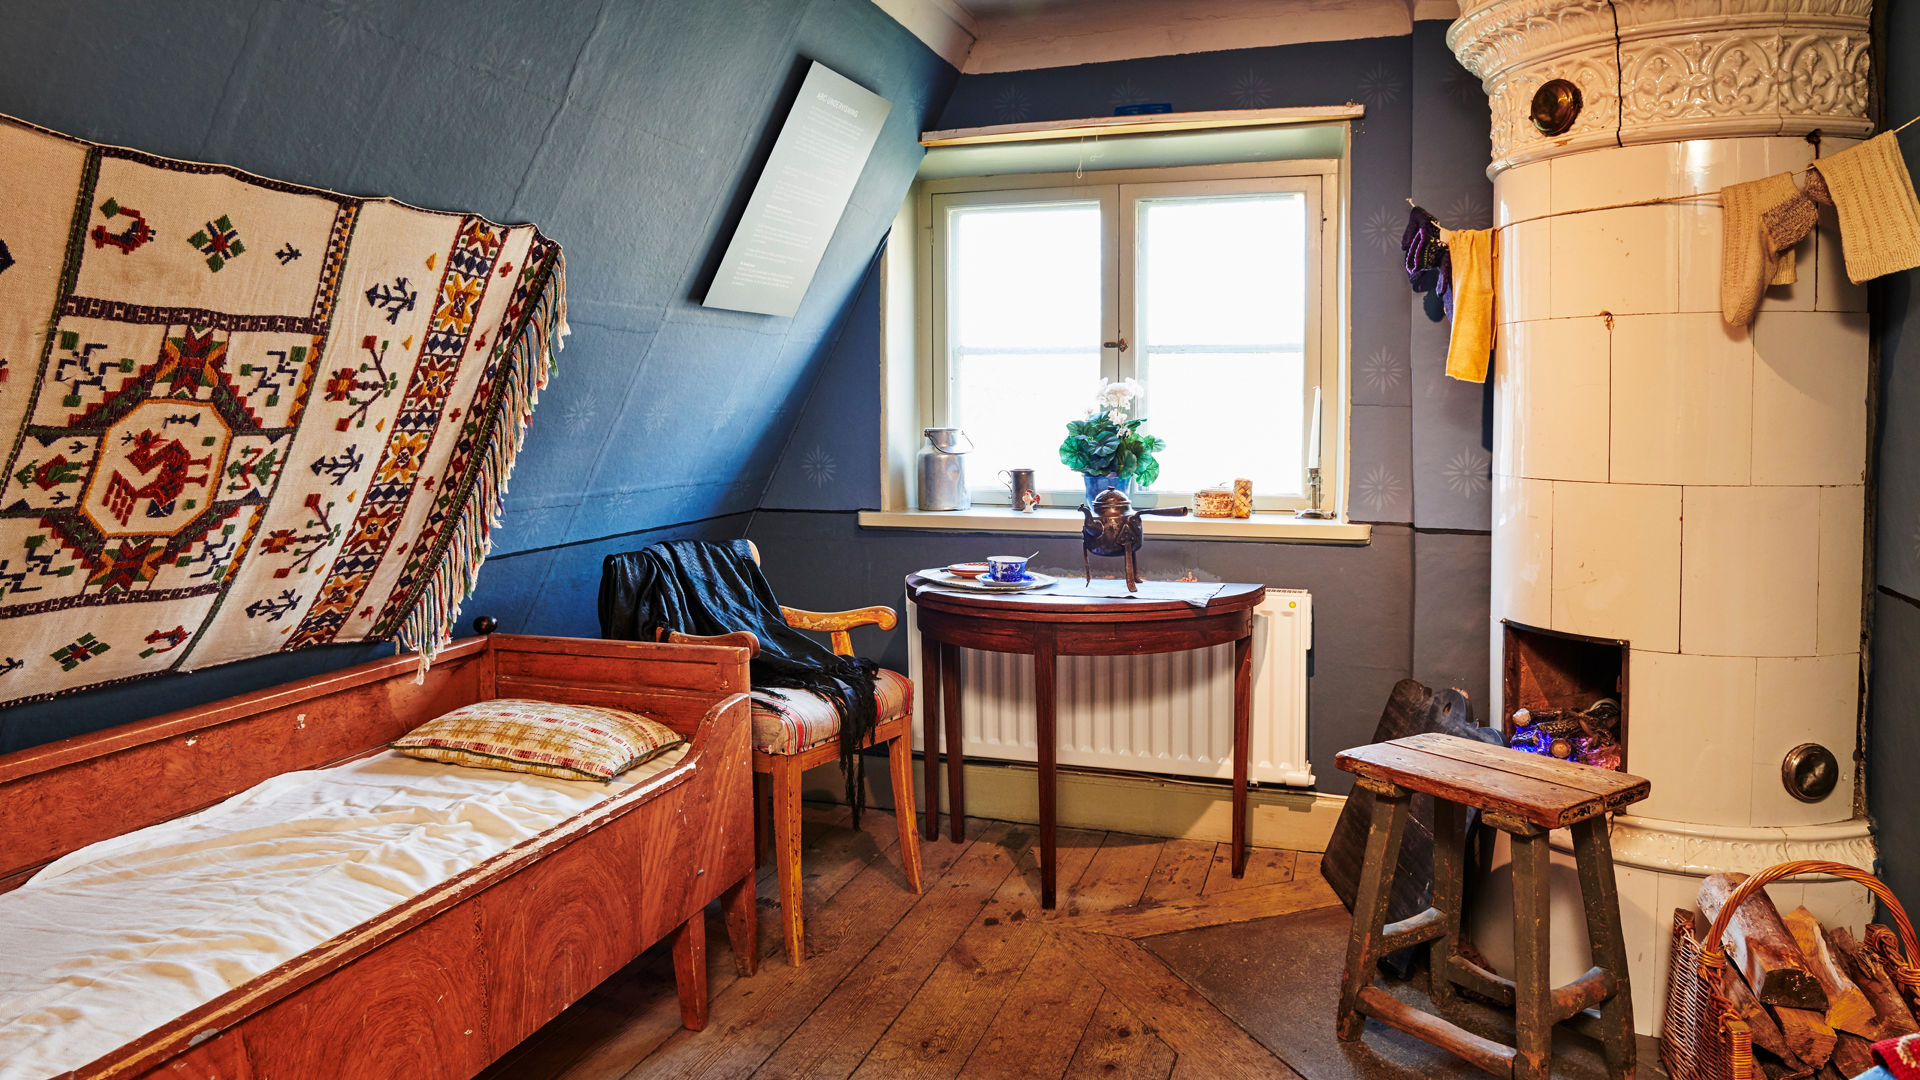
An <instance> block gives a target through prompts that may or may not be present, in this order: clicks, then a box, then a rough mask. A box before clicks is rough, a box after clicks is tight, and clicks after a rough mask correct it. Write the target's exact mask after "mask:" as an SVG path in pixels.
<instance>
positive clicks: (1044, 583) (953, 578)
mask: <svg viewBox="0 0 1920 1080" xmlns="http://www.w3.org/2000/svg"><path fill="white" fill-rule="evenodd" d="M920 576H921V577H924V578H929V579H931V580H933V581H936V582H939V583H940V584H942V585H945V586H948V587H949V588H954V589H971V590H973V591H975V592H993V593H1012V592H1026V591H1027V590H1029V589H1044V588H1047V587H1048V586H1050V585H1053V584H1055V582H1056V580H1057V579H1055V578H1051V577H1048V576H1047V575H1045V574H1036V573H1032V572H1029V573H1028V574H1027V580H1025V581H992V580H990V579H988V578H985V577H979V578H964V577H960V576H959V575H957V574H951V573H948V572H947V571H946V570H944V569H939V570H922V571H920Z"/></svg>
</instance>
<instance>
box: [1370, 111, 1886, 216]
mask: <svg viewBox="0 0 1920 1080" xmlns="http://www.w3.org/2000/svg"><path fill="white" fill-rule="evenodd" d="M1915 124H1920V116H1915V117H1914V118H1913V119H1911V120H1908V121H1907V122H1906V123H1904V124H1901V125H1900V126H1899V127H1897V128H1894V129H1893V130H1892V131H1891V132H1888V134H1891V135H1898V134H1900V133H1901V132H1903V131H1905V130H1907V129H1908V128H1910V127H1912V126H1913V125H1915ZM1812 168H1813V165H1812V164H1811V163H1808V164H1807V165H1806V166H1804V167H1802V168H1799V169H1795V170H1794V173H1795V174H1796V175H1799V174H1804V173H1807V172H1809V171H1811V170H1812ZM1680 203H1696V204H1704V205H1709V206H1718V205H1720V193H1719V192H1718V191H1696V192H1693V193H1691V194H1688V195H1663V196H1660V197H1658V198H1652V199H1636V200H1634V201H1633V202H1623V203H1610V204H1608V205H1606V206H1582V207H1579V208H1577V209H1573V210H1560V211H1556V212H1554V213H1550V214H1536V215H1534V216H1533V217H1530V218H1521V219H1520V220H1518V221H1509V222H1507V223H1505V224H1503V225H1495V226H1494V227H1493V231H1495V232H1499V231H1501V230H1503V229H1509V228H1512V227H1513V226H1515V225H1525V224H1528V223H1529V222H1534V221H1545V220H1547V219H1548V218H1558V217H1572V216H1573V215H1575V214H1597V213H1599V212H1601V211H1603V210H1629V209H1632V208H1633V207H1636V206H1672V205H1677V204H1680ZM1407 205H1408V206H1413V205H1414V201H1413V200H1412V199H1411V198H1409V199H1408V200H1407ZM1434 224H1435V225H1438V226H1440V228H1442V229H1447V228H1448V226H1447V225H1445V224H1443V223H1442V222H1440V221H1439V220H1438V219H1435V221H1434ZM1449 231H1452V230H1451V229H1449Z"/></svg>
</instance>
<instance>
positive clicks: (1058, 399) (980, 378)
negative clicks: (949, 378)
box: [953, 350, 1100, 498]
mask: <svg viewBox="0 0 1920 1080" xmlns="http://www.w3.org/2000/svg"><path fill="white" fill-rule="evenodd" d="M1099 383H1100V356H1099V354H1098V353H1095V352H1093V351H1090V350H1089V351H1086V352H1080V353H1053V354H1042V353H1017V354H1014V353H1008V354H999V355H993V356H974V357H968V358H967V359H966V361H965V362H964V363H962V364H960V365H959V377H958V378H956V379H955V380H954V387H953V392H954V403H955V406H956V415H957V416H960V417H963V418H964V419H963V420H962V421H961V422H960V424H959V425H958V426H960V427H963V428H965V429H966V431H967V437H968V438H971V439H972V440H973V444H974V446H975V447H977V448H978V449H976V450H975V451H974V452H973V453H972V454H969V455H968V456H967V482H968V485H969V486H970V487H972V488H973V489H974V490H975V491H988V490H989V489H993V485H994V482H995V480H996V478H998V476H999V474H1000V470H1002V469H1021V468H1024V469H1032V470H1034V477H1033V478H1034V483H1035V484H1036V485H1038V486H1039V488H1040V489H1041V490H1042V491H1073V490H1077V489H1079V488H1080V486H1081V484H1080V474H1079V473H1076V472H1074V471H1073V470H1072V469H1069V468H1067V467H1066V466H1065V465H1062V464H1060V442H1061V440H1063V439H1065V438H1066V437H1067V421H1069V420H1078V419H1081V418H1082V417H1084V416H1085V415H1086V406H1087V403H1088V402H1090V401H1092V400H1093V389H1094V387H1095V386H1098V385H1099ZM984 497H985V496H983V498H984Z"/></svg>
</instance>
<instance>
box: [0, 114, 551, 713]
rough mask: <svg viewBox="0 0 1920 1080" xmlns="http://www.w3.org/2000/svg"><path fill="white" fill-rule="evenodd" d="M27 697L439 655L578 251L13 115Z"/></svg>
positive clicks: (2, 168) (0, 595)
mask: <svg viewBox="0 0 1920 1080" xmlns="http://www.w3.org/2000/svg"><path fill="white" fill-rule="evenodd" d="M0 192H4V193H5V195H4V198H0V438H4V439H6V440H7V442H6V443H5V444H4V452H5V454H6V457H5V468H4V471H0V705H3V704H10V703H15V702H20V701H29V700H37V699H41V698H46V697H51V696H53V695H56V694H63V693H69V692H72V691H75V690H80V689H84V688H86V687H90V686H99V685H102V684H105V683H111V682H120V681H125V680H128V679H135V678H140V677H143V676H148V675H154V674H158V673H161V672H165V671H185V670H190V669H192V668H196V667H204V666H207V665H209V664H218V663H224V662H227V661H231V660H239V659H242V658H245V657H250V656H257V655H260V654H263V653H268V652H273V651H277V650H283V649H297V648H301V647H304V646H309V645H319V644H324V643H327V642H336V641H339V642H347V641H368V640H386V639H397V640H398V641H399V642H400V643H401V645H402V646H403V647H408V648H418V649H421V650H422V651H423V652H425V653H429V654H430V653H431V652H432V651H433V649H435V648H436V647H437V646H439V645H440V644H443V643H444V642H445V641H446V639H447V637H448V635H449V633H450V629H451V626H452V624H453V620H454V619H455V617H456V615H457V613H458V608H459V604H460V601H461V600H462V599H464V598H465V596H466V595H467V593H468V591H469V590H470V589H471V587H472V583H473V578H474V574H475V572H476V571H477V570H478V568H479V565H480V562H481V561H482V560H483V559H484V558H485V557H486V550H487V534H488V529H489V527H490V526H491V524H492V523H493V519H494V516H495V515H496V514H497V513H498V510H499V501H500V498H501V496H502V494H503V493H504V489H505V485H506V479H507V473H508V471H509V469H510V468H511V467H512V462H513V457H514V454H515V453H516V452H517V451H518V449H519V446H520V442H521V438H522V435H523V433H524V430H525V425H526V422H527V419H528V417H529V416H530V414H531V410H532V406H533V402H534V400H535V397H536V395H537V393H538V391H539V389H540V388H541V387H542V386H544V385H545V383H546V378H547V373H548V371H549V370H550V368H551V366H552V362H553V355H554V353H555V352H556V351H557V350H558V347H559V341H560V337H561V336H562V335H564V334H565V333H566V308H565V284H564V273H563V270H562V263H561V258H560V249H559V247H558V245H556V244H554V243H553V242H552V241H550V240H548V239H547V238H546V237H544V236H541V235H540V233H539V232H538V231H537V230H536V229H535V228H534V227H533V226H531V225H519V226H512V227H508V226H501V225H495V224H493V223H492V222H489V221H486V220H484V219H482V218H479V217H476V216H473V215H471V214H456V213H440V212H434V211H427V210H418V209H415V208H413V207H409V206H404V205H401V204H399V203H395V202H392V201H388V200H382V199H359V198H350V197H347V196H344V195H336V194H333V193H331V192H327V191H320V190H316V189H313V188H306V187H300V186H296V185H293V184H285V183H280V182H277V181H272V180H265V179H262V178H260V177H256V176H252V175H249V174H247V173H243V172H241V171H239V170H237V169H231V168H227V167H224V166H219V165H202V164H195V163H192V162H185V161H173V160H169V159H166V158H159V157H154V156H152V155H149V154H143V153H139V152H136V151H131V150H124V149H118V148H114V147H108V146H98V145H94V144H91V143H87V142H83V141H80V140H77V139H73V138H68V137H66V136H63V135H59V134H56V133H53V132H50V131H46V130H43V129H40V128H36V127H33V126H31V125H27V124H24V123H21V122H19V121H15V120H11V119H8V118H5V117H0Z"/></svg>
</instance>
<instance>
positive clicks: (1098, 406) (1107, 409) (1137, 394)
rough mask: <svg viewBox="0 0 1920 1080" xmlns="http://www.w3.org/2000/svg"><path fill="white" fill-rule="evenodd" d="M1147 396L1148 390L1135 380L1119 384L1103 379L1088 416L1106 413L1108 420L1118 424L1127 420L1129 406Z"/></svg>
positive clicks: (1096, 390)
mask: <svg viewBox="0 0 1920 1080" xmlns="http://www.w3.org/2000/svg"><path fill="white" fill-rule="evenodd" d="M1146 394H1147V391H1146V388H1145V387H1143V386H1141V385H1140V383H1139V382H1138V381H1136V380H1134V379H1122V380H1120V381H1119V382H1114V381H1113V380H1112V379H1101V380H1100V385H1099V387H1098V388H1097V389H1095V390H1094V392H1093V405H1092V406H1091V407H1090V408H1088V410H1087V415H1088V416H1097V415H1099V414H1100V413H1103V412H1104V413H1106V414H1107V419H1109V420H1112V421H1113V422H1114V423H1116V424H1117V423H1119V422H1120V421H1122V420H1123V419H1125V418H1126V415H1127V408H1128V406H1129V405H1131V404H1132V403H1133V402H1135V401H1138V400H1139V399H1141V398H1143V397H1145V396H1146Z"/></svg>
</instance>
